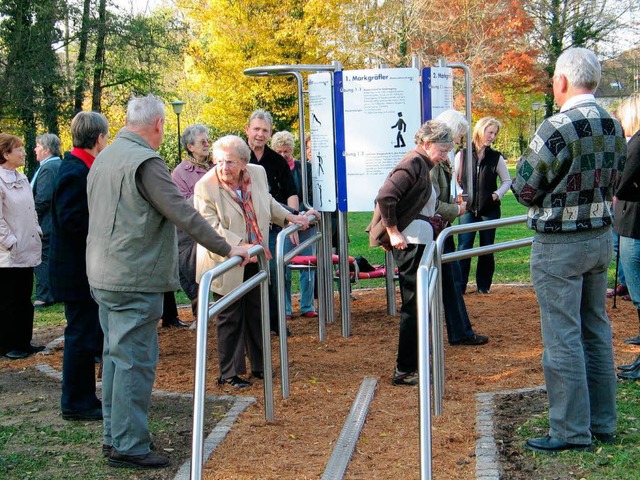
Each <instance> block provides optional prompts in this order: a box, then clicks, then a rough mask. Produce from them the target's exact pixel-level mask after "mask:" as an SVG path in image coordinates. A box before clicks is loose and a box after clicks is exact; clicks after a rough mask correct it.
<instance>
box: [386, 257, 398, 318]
mask: <svg viewBox="0 0 640 480" xmlns="http://www.w3.org/2000/svg"><path fill="white" fill-rule="evenodd" d="M384 267H385V269H386V270H385V271H386V273H385V276H384V278H385V290H386V293H387V314H388V315H395V314H396V313H397V309H396V280H395V262H394V260H393V254H392V253H391V251H387V252H384Z"/></svg>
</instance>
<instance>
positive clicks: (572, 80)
mask: <svg viewBox="0 0 640 480" xmlns="http://www.w3.org/2000/svg"><path fill="white" fill-rule="evenodd" d="M554 75H556V76H557V75H564V76H565V77H567V80H568V81H569V84H570V85H571V86H573V87H579V88H587V89H589V90H591V91H592V92H593V91H595V89H596V88H597V87H598V83H600V77H601V76H602V72H601V68H600V62H599V61H598V57H596V54H595V53H593V52H592V51H591V50H588V49H586V48H578V47H576V48H570V49H568V50H565V51H564V53H563V54H562V55H560V56H559V57H558V60H557V62H556V68H555V71H554Z"/></svg>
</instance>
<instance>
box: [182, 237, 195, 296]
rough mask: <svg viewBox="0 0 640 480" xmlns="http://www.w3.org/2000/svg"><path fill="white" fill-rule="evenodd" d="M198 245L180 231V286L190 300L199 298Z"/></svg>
mask: <svg viewBox="0 0 640 480" xmlns="http://www.w3.org/2000/svg"><path fill="white" fill-rule="evenodd" d="M197 246H198V245H197V244H196V242H194V241H193V239H192V238H191V237H190V236H189V235H187V234H186V233H184V232H182V231H180V230H178V267H179V271H180V286H181V287H182V290H184V293H186V294H187V297H189V300H195V299H196V298H198V284H197V283H196V253H197Z"/></svg>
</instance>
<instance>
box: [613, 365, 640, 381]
mask: <svg viewBox="0 0 640 480" xmlns="http://www.w3.org/2000/svg"><path fill="white" fill-rule="evenodd" d="M618 378H621V379H622V380H640V367H638V368H636V369H635V370H629V371H628V372H622V373H618Z"/></svg>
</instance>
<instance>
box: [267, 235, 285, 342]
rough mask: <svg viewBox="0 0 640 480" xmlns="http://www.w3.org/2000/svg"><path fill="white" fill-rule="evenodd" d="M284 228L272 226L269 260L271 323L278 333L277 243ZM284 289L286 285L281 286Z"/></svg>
mask: <svg viewBox="0 0 640 480" xmlns="http://www.w3.org/2000/svg"><path fill="white" fill-rule="evenodd" d="M281 231H282V228H280V227H278V226H277V225H272V226H271V228H270V229H269V251H270V252H271V260H269V321H270V324H271V331H272V332H276V333H278V332H279V330H280V326H279V324H278V288H277V286H276V259H275V254H276V241H277V239H278V234H279V233H280V232H281ZM281 287H282V288H284V285H282V286H281Z"/></svg>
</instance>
